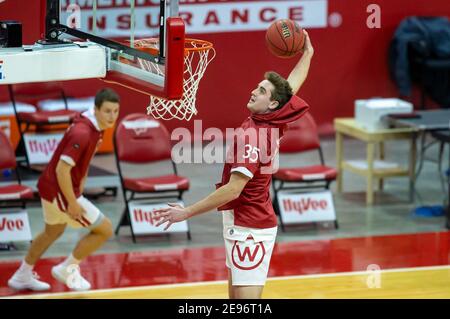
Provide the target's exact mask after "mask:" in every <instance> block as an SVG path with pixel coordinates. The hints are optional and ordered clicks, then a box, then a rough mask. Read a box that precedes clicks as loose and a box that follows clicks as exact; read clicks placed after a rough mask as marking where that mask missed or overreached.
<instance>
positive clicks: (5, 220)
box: [0, 210, 32, 243]
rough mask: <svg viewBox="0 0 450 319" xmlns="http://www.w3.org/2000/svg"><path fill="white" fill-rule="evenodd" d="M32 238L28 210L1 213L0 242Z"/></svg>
mask: <svg viewBox="0 0 450 319" xmlns="http://www.w3.org/2000/svg"><path fill="white" fill-rule="evenodd" d="M31 239H32V237H31V230H30V223H29V221H28V213H27V211H26V210H21V211H18V212H13V213H5V214H4V213H2V214H0V242H3V243H7V242H14V241H30V240H31Z"/></svg>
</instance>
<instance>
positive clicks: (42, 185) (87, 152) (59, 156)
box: [37, 110, 103, 211]
mask: <svg viewBox="0 0 450 319" xmlns="http://www.w3.org/2000/svg"><path fill="white" fill-rule="evenodd" d="M102 136H103V132H102V131H101V130H100V128H99V127H98V124H97V121H96V119H95V117H94V115H93V112H92V110H90V111H87V112H85V113H83V114H82V115H80V116H78V117H76V118H75V120H74V122H73V123H72V124H71V125H70V126H69V128H68V129H67V131H66V133H65V134H64V137H63V138H62V140H61V142H60V143H59V145H58V147H57V148H56V150H55V152H54V153H53V156H52V159H51V160H50V162H49V163H48V165H47V167H46V168H45V170H44V171H43V173H42V175H41V176H40V178H39V181H38V184H37V187H38V190H39V195H40V196H41V197H42V198H43V199H45V200H47V201H49V202H53V200H54V199H55V198H56V197H57V195H58V193H59V194H60V196H61V198H58V204H59V206H60V208H61V210H62V211H65V209H63V208H64V207H67V200H66V199H65V198H64V195H63V194H62V192H61V189H60V188H59V184H58V180H57V178H56V166H57V165H58V162H59V160H63V161H64V162H66V163H67V164H69V165H71V166H72V167H73V168H72V170H71V172H70V174H71V177H72V185H73V191H74V193H75V196H76V197H77V198H78V197H80V196H81V194H80V184H81V180H82V179H83V178H84V176H86V174H87V171H88V169H89V164H90V162H91V159H92V157H93V156H94V154H95V152H96V150H97V146H98V144H99V143H100V142H101V138H102ZM58 197H59V196H58ZM60 199H62V201H63V203H60V201H59V200H60Z"/></svg>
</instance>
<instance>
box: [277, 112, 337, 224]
mask: <svg viewBox="0 0 450 319" xmlns="http://www.w3.org/2000/svg"><path fill="white" fill-rule="evenodd" d="M309 151H317V152H318V154H319V160H320V163H319V164H317V165H309V166H299V167H292V168H280V169H278V171H277V172H276V173H275V174H273V176H272V187H273V191H274V197H275V198H274V208H275V211H276V213H277V214H279V215H280V219H281V229H282V230H283V231H284V230H285V229H284V224H283V219H282V217H281V214H280V213H279V212H280V207H279V203H278V192H279V191H281V190H288V189H291V190H302V192H303V191H305V190H312V189H329V187H330V184H331V182H333V181H334V180H335V179H336V177H337V170H336V169H335V168H333V167H329V166H326V165H325V160H324V157H323V152H322V147H321V146H320V140H319V134H318V133H317V126H316V123H315V121H314V119H313V117H312V116H311V114H309V113H306V114H305V115H304V116H303V117H301V118H300V119H298V120H297V121H295V122H293V123H290V124H289V126H288V130H287V132H286V133H285V135H284V136H283V138H282V139H281V141H280V155H281V154H301V153H304V152H309ZM305 192H307V191H305ZM335 227H336V228H338V223H337V221H335Z"/></svg>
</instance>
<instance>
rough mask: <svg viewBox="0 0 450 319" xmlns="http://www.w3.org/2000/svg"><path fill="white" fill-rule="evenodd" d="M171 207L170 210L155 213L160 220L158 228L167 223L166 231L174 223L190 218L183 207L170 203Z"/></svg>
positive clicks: (164, 209)
mask: <svg viewBox="0 0 450 319" xmlns="http://www.w3.org/2000/svg"><path fill="white" fill-rule="evenodd" d="M169 206H170V207H168V208H161V209H157V210H155V211H154V213H155V214H157V216H158V218H159V221H158V222H157V223H156V227H159V226H160V225H162V224H164V223H166V222H167V225H166V227H165V228H164V230H167V229H168V228H169V227H170V226H171V225H172V224H173V223H178V222H182V221H183V220H186V219H187V218H188V212H187V211H186V209H185V208H184V207H183V206H181V205H178V204H172V203H169Z"/></svg>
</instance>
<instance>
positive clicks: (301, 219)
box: [278, 191, 336, 224]
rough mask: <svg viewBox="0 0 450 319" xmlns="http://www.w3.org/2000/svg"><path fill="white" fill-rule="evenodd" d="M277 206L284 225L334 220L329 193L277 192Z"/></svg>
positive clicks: (331, 199)
mask: <svg viewBox="0 0 450 319" xmlns="http://www.w3.org/2000/svg"><path fill="white" fill-rule="evenodd" d="M278 205H279V207H280V214H281V217H282V219H283V223H284V224H299V223H313V222H323V221H334V220H336V212H335V210H334V204H333V196H332V194H331V192H330V191H326V192H317V193H301V194H295V193H289V192H279V193H278Z"/></svg>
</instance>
